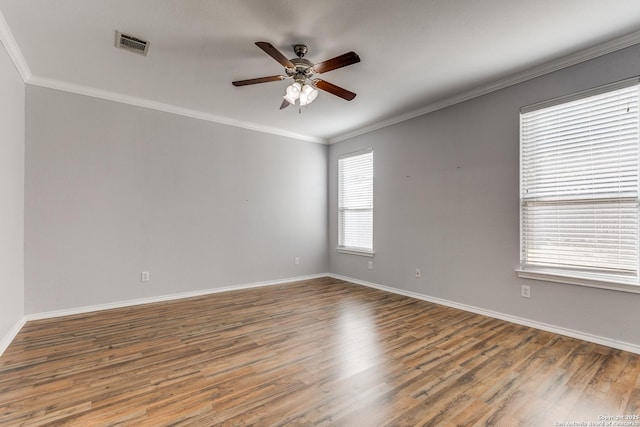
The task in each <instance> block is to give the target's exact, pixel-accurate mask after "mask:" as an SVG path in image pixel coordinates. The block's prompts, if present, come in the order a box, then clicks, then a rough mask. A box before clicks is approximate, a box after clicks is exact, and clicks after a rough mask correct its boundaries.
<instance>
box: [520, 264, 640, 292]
mask: <svg viewBox="0 0 640 427" xmlns="http://www.w3.org/2000/svg"><path fill="white" fill-rule="evenodd" d="M516 273H517V274H518V277H520V278H522V279H535V280H543V281H545V282H555V283H565V284H569V285H578V286H587V287H590V288H599V289H609V290H612V291H621V292H630V293H634V294H640V285H639V284H638V280H637V279H635V278H630V279H628V280H624V279H622V278H619V277H614V276H609V277H607V276H596V275H588V274H585V275H578V274H570V273H565V272H564V271H554V270H522V269H517V270H516Z"/></svg>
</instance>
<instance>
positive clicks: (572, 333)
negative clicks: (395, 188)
mask: <svg viewBox="0 0 640 427" xmlns="http://www.w3.org/2000/svg"><path fill="white" fill-rule="evenodd" d="M329 277H332V278H334V279H339V280H345V281H347V282H352V283H355V284H357V285H362V286H367V287H370V288H375V289H379V290H381V291H386V292H391V293H394V294H398V295H404V296H407V297H411V298H416V299H420V300H423V301H428V302H432V303H434V304H440V305H445V306H447V307H452V308H457V309H459V310H464V311H469V312H471V313H476V314H481V315H483V316H488V317H493V318H495V319H500V320H505V321H507V322H511V323H516V324H518V325H523V326H529V327H531V328H535V329H541V330H543V331H547V332H553V333H556V334H559V335H565V336H568V337H571V338H577V339H580V340H583V341H588V342H592V343H595V344H601V345H605V346H607V347H612V348H617V349H619V350H624V351H628V352H631V353H636V354H640V345H637V344H631V343H628V342H624V341H617V340H613V339H611V338H607V337H601V336H598V335H592V334H589V333H586V332H581V331H576V330H573V329H567V328H563V327H560V326H555V325H549V324H547V323H542V322H537V321H535V320H530V319H525V318H523V317H517V316H512V315H510V314H504V313H500V312H497V311H492V310H486V309H484V308H479V307H474V306H472V305H467V304H461V303H457V302H453V301H449V300H445V299H441V298H436V297H431V296H428V295H423V294H419V293H417V292H411V291H404V290H402V289H397V288H392V287H389V286H384V285H379V284H377V283H371V282H366V281H364V280H358V279H353V278H351V277H345V276H340V275H338V274H331V273H330V274H329Z"/></svg>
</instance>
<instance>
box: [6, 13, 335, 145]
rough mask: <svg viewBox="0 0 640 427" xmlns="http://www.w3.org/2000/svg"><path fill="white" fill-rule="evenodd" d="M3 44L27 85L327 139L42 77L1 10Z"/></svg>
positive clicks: (321, 140)
mask: <svg viewBox="0 0 640 427" xmlns="http://www.w3.org/2000/svg"><path fill="white" fill-rule="evenodd" d="M0 43H1V44H2V45H3V46H4V47H5V49H6V50H7V53H8V55H9V58H11V61H12V62H13V64H14V66H15V67H16V70H18V73H19V74H20V76H21V77H22V80H23V81H24V82H25V83H26V84H30V85H34V86H41V87H46V88H49V89H56V90H61V91H65V92H72V93H76V94H79V95H85V96H91V97H93V98H101V99H106V100H109V101H115V102H121V103H124V104H129V105H134V106H137V107H143V108H149V109H152V110H158V111H163V112H166V113H172V114H177V115H180V116H185V117H190V118H194V119H199V120H205V121H209V122H214V123H219V124H224V125H229V126H234V127H239V128H243V129H249V130H253V131H257V132H263V133H268V134H272V135H278V136H284V137H287V138H293V139H297V140H302V141H309V142H315V143H318V144H326V143H327V142H328V141H327V140H326V139H324V138H318V137H314V136H310V135H302V134H299V133H294V132H287V131H284V130H282V129H277V128H272V127H268V126H260V125H257V124H255V123H250V122H246V121H242V120H234V119H230V118H227V117H222V116H217V115H215V114H209V113H204V112H202V111H197V110H191V109H188V108H182V107H178V106H175V105H170V104H164V103H161V102H156V101H151V100H148V99H144V98H138V97H134V96H129V95H124V94H120V93H116V92H110V91H105V90H100V89H95V88H92V87H87V86H81V85H76V84H72V83H67V82H63V81H59V80H53V79H47V78H43V77H38V76H34V75H33V74H32V73H31V70H30V69H29V65H28V64H27V61H26V60H25V59H24V56H23V55H22V51H21V50H20V47H19V46H18V43H17V42H16V39H15V38H14V37H13V34H12V33H11V30H10V29H9V24H7V21H6V20H5V18H4V15H3V14H2V12H1V11H0Z"/></svg>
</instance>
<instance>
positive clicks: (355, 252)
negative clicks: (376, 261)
mask: <svg viewBox="0 0 640 427" xmlns="http://www.w3.org/2000/svg"><path fill="white" fill-rule="evenodd" d="M336 250H337V251H338V252H340V253H343V254H351V255H359V256H366V257H370V258H373V256H374V255H375V252H373V251H363V250H358V249H347V248H336Z"/></svg>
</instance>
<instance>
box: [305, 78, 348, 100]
mask: <svg viewBox="0 0 640 427" xmlns="http://www.w3.org/2000/svg"><path fill="white" fill-rule="evenodd" d="M313 84H314V86H316V87H317V88H318V89H322V90H324V91H327V92H329V93H331V94H333V95H335V96H339V97H340V98H342V99H346V100H347V101H351V100H352V99H353V98H355V97H356V94H355V93H353V92H351V91H348V90H346V89H343V88H341V87H340V86H336V85H334V84H333V83H329V82H327V81H325V80H320V79H317V80H314V82H313Z"/></svg>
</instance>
